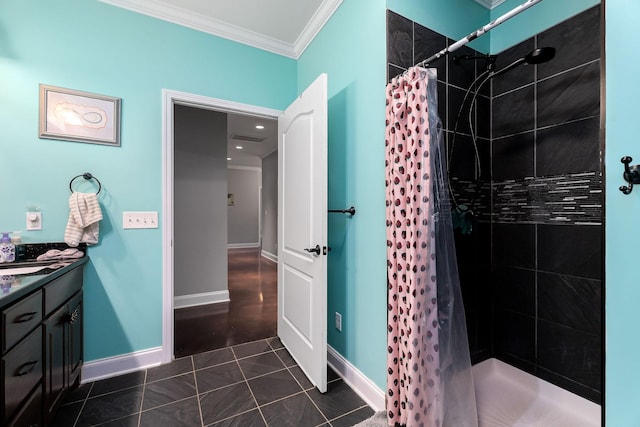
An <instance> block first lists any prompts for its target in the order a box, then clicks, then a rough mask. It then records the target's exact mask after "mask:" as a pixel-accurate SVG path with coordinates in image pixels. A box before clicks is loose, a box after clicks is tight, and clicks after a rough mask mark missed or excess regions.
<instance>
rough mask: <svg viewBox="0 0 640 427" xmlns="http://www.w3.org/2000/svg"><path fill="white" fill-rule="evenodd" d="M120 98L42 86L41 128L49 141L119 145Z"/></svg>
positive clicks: (40, 132)
mask: <svg viewBox="0 0 640 427" xmlns="http://www.w3.org/2000/svg"><path fill="white" fill-rule="evenodd" d="M120 101H121V100H120V98H113V97H111V96H104V95H97V94H95V93H89V92H81V91H78V90H72V89H65V88H62V87H55V86H48V85H43V84H41V85H40V127H39V132H38V136H39V137H40V138H46V139H61V140H65V141H77V142H88V143H91V144H103V145H113V146H119V145H120Z"/></svg>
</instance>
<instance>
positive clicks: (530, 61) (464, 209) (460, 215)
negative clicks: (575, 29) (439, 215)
mask: <svg viewBox="0 0 640 427" xmlns="http://www.w3.org/2000/svg"><path fill="white" fill-rule="evenodd" d="M555 55H556V49H555V48H553V47H550V46H546V47H540V48H536V49H534V50H532V51H531V52H529V53H527V54H526V55H525V56H523V57H521V58H518V59H516V60H515V61H513V62H512V63H510V64H509V65H507V66H505V67H503V68H500V69H499V70H496V69H495V62H496V58H497V57H496V56H495V55H482V56H470V55H463V56H460V57H454V58H453V60H454V62H455V63H459V62H460V61H462V60H485V61H486V63H487V69H486V70H485V71H484V72H483V73H482V74H480V75H479V76H478V77H477V78H476V79H475V80H474V81H473V82H472V83H471V84H470V85H469V87H468V88H467V91H466V92H465V95H464V98H463V100H462V104H461V105H460V109H459V110H458V116H457V118H456V121H455V126H454V130H453V137H452V140H451V147H450V148H449V158H448V162H447V174H448V175H449V176H451V175H450V173H451V160H452V158H453V150H454V147H455V142H456V136H457V134H458V126H459V125H460V119H461V117H462V113H463V111H465V105H467V99H468V98H469V96H470V94H471V92H472V91H473V89H474V88H475V91H474V93H473V96H472V97H471V100H470V102H469V103H468V106H469V109H468V114H467V120H468V123H469V130H470V133H471V142H472V144H473V149H474V153H475V166H476V173H475V180H476V185H477V186H478V187H479V186H480V180H481V177H482V168H481V166H480V153H479V151H478V144H477V141H476V135H475V132H474V130H473V124H472V118H473V106H474V103H475V100H476V98H477V97H478V94H479V93H480V89H481V88H482V87H483V86H484V85H485V84H486V83H487V82H488V81H490V80H491V79H493V78H494V77H498V76H500V75H502V74H505V73H507V72H509V71H511V70H513V69H515V68H517V67H518V66H520V65H537V64H542V63H545V62H548V61H550V60H552V59H553V58H554V57H555ZM478 82H479V83H478ZM476 84H477V86H476ZM449 193H450V196H451V201H452V202H453V214H454V224H455V225H454V227H455V228H459V229H460V230H461V231H463V233H465V234H468V233H470V232H471V230H472V229H473V222H474V221H475V217H474V214H473V210H472V209H471V208H472V206H466V205H463V204H458V203H457V201H456V198H455V195H454V193H453V188H452V186H451V181H450V180H449ZM471 205H473V203H471ZM456 225H457V226H456Z"/></svg>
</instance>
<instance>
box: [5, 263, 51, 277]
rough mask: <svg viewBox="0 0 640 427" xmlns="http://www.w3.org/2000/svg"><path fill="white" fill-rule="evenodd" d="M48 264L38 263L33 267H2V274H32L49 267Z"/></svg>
mask: <svg viewBox="0 0 640 427" xmlns="http://www.w3.org/2000/svg"><path fill="white" fill-rule="evenodd" d="M48 267H49V266H48V265H38V266H33V267H14V268H0V276H16V275H18V274H30V273H35V272H37V271H40V270H44V269H45V268H48Z"/></svg>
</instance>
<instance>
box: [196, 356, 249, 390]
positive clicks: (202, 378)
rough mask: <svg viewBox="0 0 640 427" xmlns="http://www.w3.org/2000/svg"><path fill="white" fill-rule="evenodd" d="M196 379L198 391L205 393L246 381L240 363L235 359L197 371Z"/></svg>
mask: <svg viewBox="0 0 640 427" xmlns="http://www.w3.org/2000/svg"><path fill="white" fill-rule="evenodd" d="M196 381H197V382H198V392H199V393H204V392H207V391H211V390H215V389H218V388H221V387H226V386H228V385H231V384H235V383H238V382H240V381H244V377H243V376H242V372H240V368H239V367H238V363H237V362H235V361H233V362H228V363H224V364H222V365H216V366H212V367H210V368H205V369H200V370H198V371H196Z"/></svg>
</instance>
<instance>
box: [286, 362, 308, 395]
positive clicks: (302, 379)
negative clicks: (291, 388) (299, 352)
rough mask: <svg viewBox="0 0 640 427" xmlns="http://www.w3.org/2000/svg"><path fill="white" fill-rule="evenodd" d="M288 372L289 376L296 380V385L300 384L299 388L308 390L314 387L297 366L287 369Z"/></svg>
mask: <svg viewBox="0 0 640 427" xmlns="http://www.w3.org/2000/svg"><path fill="white" fill-rule="evenodd" d="M289 372H291V375H293V376H294V377H295V379H296V380H298V383H300V386H301V387H302V388H303V389H304V390H308V389H310V388H313V387H314V386H313V384H312V383H311V381H309V378H307V376H306V375H305V374H304V372H302V369H300V367H299V366H292V367H291V368H289Z"/></svg>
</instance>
